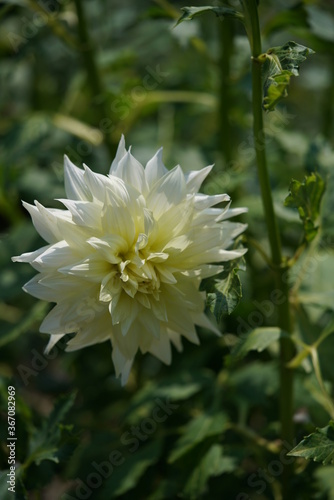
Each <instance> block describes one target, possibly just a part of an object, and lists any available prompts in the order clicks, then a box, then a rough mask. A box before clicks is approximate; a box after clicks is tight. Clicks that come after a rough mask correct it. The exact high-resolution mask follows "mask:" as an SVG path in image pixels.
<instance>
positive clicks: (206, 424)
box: [168, 413, 227, 464]
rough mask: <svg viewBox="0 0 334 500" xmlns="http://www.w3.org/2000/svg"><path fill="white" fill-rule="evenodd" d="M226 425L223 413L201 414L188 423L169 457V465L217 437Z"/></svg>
mask: <svg viewBox="0 0 334 500" xmlns="http://www.w3.org/2000/svg"><path fill="white" fill-rule="evenodd" d="M226 423H227V418H226V415H225V414H224V413H214V414H208V413H203V414H202V415H199V416H198V417H196V418H194V419H193V420H191V421H190V423H189V425H187V426H186V427H185V429H184V431H183V434H182V436H181V438H180V439H179V440H178V441H177V443H176V446H175V448H174V449H173V451H172V453H171V454H170V456H169V459H168V461H169V463H171V464H172V463H173V462H176V461H177V460H180V458H183V457H184V455H185V454H187V453H190V452H192V451H193V449H194V448H195V447H196V446H197V445H198V444H200V443H202V442H203V441H205V440H207V439H208V438H211V437H214V436H219V435H220V434H221V433H222V432H223V430H224V427H225V425H226Z"/></svg>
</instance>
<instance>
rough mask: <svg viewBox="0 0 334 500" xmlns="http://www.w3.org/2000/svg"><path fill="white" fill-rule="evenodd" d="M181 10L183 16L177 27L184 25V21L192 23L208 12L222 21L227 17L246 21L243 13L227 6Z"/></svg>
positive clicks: (206, 6)
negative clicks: (195, 18)
mask: <svg viewBox="0 0 334 500" xmlns="http://www.w3.org/2000/svg"><path fill="white" fill-rule="evenodd" d="M181 10H182V12H183V14H182V16H181V17H180V19H178V21H177V23H176V26H177V25H178V24H180V23H183V21H191V20H192V19H194V17H196V16H200V15H202V14H205V13H206V12H213V13H214V14H216V16H217V17H219V18H220V19H224V18H225V17H229V18H233V19H238V20H239V21H243V19H244V16H243V15H242V14H241V12H238V11H237V10H234V9H231V7H225V6H220V7H216V6H210V5H205V6H203V7H182V8H181Z"/></svg>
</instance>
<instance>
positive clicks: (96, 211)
mask: <svg viewBox="0 0 334 500" xmlns="http://www.w3.org/2000/svg"><path fill="white" fill-rule="evenodd" d="M58 201H60V202H61V203H63V204H64V205H65V207H66V208H67V209H68V210H69V211H70V212H71V214H72V220H73V222H74V223H75V224H78V225H79V226H88V227H90V228H94V229H99V230H101V212H102V204H99V203H96V202H90V201H72V200H64V199H58Z"/></svg>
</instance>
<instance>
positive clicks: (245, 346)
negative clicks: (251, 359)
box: [232, 326, 288, 359]
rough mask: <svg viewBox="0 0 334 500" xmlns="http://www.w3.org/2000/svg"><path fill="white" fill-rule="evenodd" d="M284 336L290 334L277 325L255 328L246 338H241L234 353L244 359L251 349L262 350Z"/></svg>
mask: <svg viewBox="0 0 334 500" xmlns="http://www.w3.org/2000/svg"><path fill="white" fill-rule="evenodd" d="M282 337H288V334H287V333H286V332H284V331H283V330H281V329H280V328H278V327H277V326H272V327H262V328H255V330H252V331H251V332H250V333H249V334H248V335H247V336H246V337H245V338H241V339H240V342H239V343H238V344H236V345H235V346H234V348H233V350H232V355H233V356H235V357H236V358H238V359H242V358H244V357H245V356H246V354H248V353H249V351H258V352H262V351H264V349H266V348H267V347H269V346H270V345H271V344H272V343H273V342H276V341H277V340H279V339H280V338H282Z"/></svg>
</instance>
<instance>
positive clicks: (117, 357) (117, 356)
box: [112, 347, 133, 386]
mask: <svg viewBox="0 0 334 500" xmlns="http://www.w3.org/2000/svg"><path fill="white" fill-rule="evenodd" d="M112 360H113V363H114V366H115V372H116V377H119V376H120V375H121V384H122V386H124V385H125V384H126V383H127V381H128V379H129V375H130V371H131V368H132V364H133V358H132V359H127V358H126V357H125V356H123V354H122V353H121V351H120V350H119V349H118V347H114V348H113V350H112Z"/></svg>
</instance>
